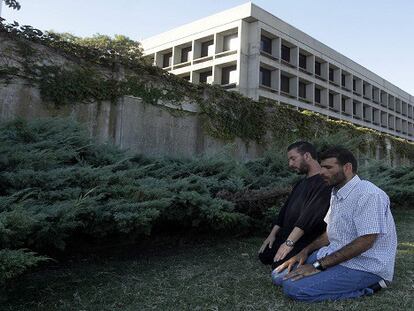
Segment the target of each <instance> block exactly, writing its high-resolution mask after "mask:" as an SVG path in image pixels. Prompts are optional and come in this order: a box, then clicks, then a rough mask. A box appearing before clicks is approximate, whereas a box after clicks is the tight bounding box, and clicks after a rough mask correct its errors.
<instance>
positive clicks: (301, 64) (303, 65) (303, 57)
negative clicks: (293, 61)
mask: <svg viewBox="0 0 414 311" xmlns="http://www.w3.org/2000/svg"><path fill="white" fill-rule="evenodd" d="M299 67H300V68H302V69H306V55H303V54H299Z"/></svg>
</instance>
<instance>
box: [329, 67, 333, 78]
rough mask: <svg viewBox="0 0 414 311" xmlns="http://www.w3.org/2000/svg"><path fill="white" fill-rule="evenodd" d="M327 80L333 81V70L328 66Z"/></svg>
mask: <svg viewBox="0 0 414 311" xmlns="http://www.w3.org/2000/svg"><path fill="white" fill-rule="evenodd" d="M329 81H334V70H333V68H329Z"/></svg>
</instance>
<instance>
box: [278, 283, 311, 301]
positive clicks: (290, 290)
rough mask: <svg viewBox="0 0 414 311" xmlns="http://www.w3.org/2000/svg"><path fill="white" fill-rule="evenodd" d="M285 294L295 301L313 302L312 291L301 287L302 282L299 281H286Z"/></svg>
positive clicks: (284, 284) (284, 285)
mask: <svg viewBox="0 0 414 311" xmlns="http://www.w3.org/2000/svg"><path fill="white" fill-rule="evenodd" d="M283 293H284V294H285V295H286V296H288V297H290V298H292V299H295V300H303V301H306V300H312V297H311V296H312V295H311V289H310V288H306V287H304V286H301V284H300V282H298V281H291V280H287V281H284V282H283Z"/></svg>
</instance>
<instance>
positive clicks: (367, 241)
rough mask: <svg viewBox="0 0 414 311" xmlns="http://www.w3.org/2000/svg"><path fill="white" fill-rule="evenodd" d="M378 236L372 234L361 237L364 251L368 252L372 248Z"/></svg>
mask: <svg viewBox="0 0 414 311" xmlns="http://www.w3.org/2000/svg"><path fill="white" fill-rule="evenodd" d="M377 237H378V234H377V233H374V234H367V235H364V236H362V238H363V241H364V246H365V247H364V248H365V250H366V251H367V250H369V249H370V248H371V247H373V246H374V243H375V241H376V240H377Z"/></svg>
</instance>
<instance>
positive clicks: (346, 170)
mask: <svg viewBox="0 0 414 311" xmlns="http://www.w3.org/2000/svg"><path fill="white" fill-rule="evenodd" d="M343 168H344V173H347V174H352V164H351V163H349V162H348V163H345V165H344V166H343Z"/></svg>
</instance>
